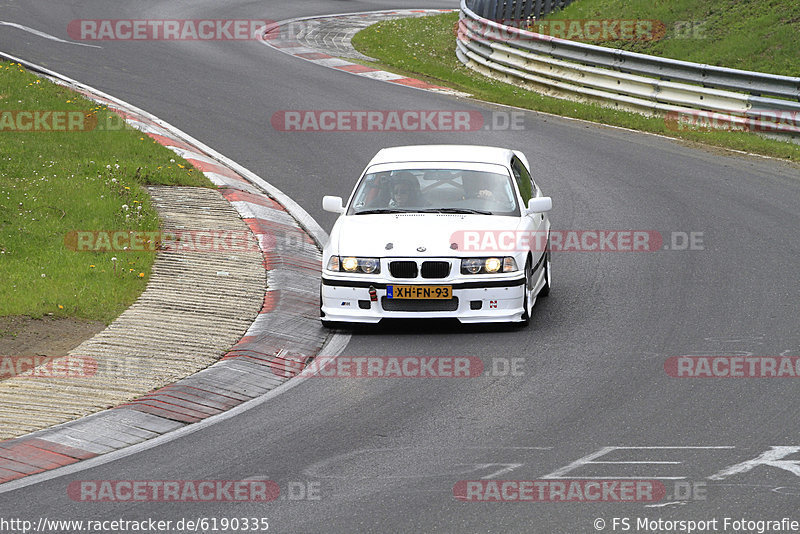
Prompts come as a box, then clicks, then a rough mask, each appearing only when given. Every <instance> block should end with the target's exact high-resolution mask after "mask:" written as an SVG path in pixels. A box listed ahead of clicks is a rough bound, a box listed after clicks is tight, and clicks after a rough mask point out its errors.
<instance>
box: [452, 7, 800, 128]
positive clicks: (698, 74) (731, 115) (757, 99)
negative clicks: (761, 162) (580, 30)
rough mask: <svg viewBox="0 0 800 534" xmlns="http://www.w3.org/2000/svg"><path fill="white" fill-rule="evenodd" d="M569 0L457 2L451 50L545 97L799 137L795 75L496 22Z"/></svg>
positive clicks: (798, 86) (798, 89)
mask: <svg viewBox="0 0 800 534" xmlns="http://www.w3.org/2000/svg"><path fill="white" fill-rule="evenodd" d="M569 2H570V0H548V1H544V0H524V1H523V0H461V11H460V20H459V25H458V38H457V43H456V45H457V49H456V54H457V55H458V58H459V60H460V61H461V62H462V63H464V64H465V65H467V66H468V67H470V68H472V69H474V70H476V71H478V72H481V73H482V74H485V75H487V76H490V77H493V78H497V79H500V80H502V81H506V82H509V83H512V84H516V85H520V86H523V87H526V88H529V89H533V90H535V91H537V92H540V93H544V94H547V95H550V96H554V97H558V98H567V99H571V100H578V101H584V102H595V103H599V104H601V105H604V106H609V107H614V108H618V109H625V110H629V111H635V112H638V113H644V114H646V115H667V116H675V117H680V116H695V117H696V116H697V115H698V114H703V113H705V112H710V113H711V114H714V113H718V114H724V116H725V117H727V121H728V123H729V126H731V127H732V129H748V128H749V129H750V130H753V128H752V127H753V125H754V124H756V126H758V127H757V128H756V129H755V131H759V132H761V133H765V134H767V135H771V134H774V135H776V136H778V137H779V138H780V139H784V140H792V141H795V142H800V78H795V77H790V76H779V75H775V74H766V73H761V72H752V71H745V70H738V69H730V68H726V67H716V66H712V65H702V64H698V63H690V62H688V61H680V60H675V59H669V58H662V57H656V56H648V55H645V54H638V53H635V52H627V51H624V50H617V49H613V48H605V47H602V46H596V45H591V44H586V43H580V42H575V41H569V40H566V39H559V38H556V37H551V36H549V35H542V34H538V33H533V32H530V31H527V30H525V29H521V28H517V27H511V26H507V25H504V24H502V23H500V22H496V20H500V21H512V20H513V21H517V22H519V21H522V22H524V21H525V20H528V19H529V18H530V17H536V18H538V17H540V16H544V15H546V14H548V13H549V12H551V11H552V10H553V9H556V8H561V7H563V6H564V5H566V4H568V3H569ZM478 13H481V14H480V15H479V14H478ZM493 19H494V20H493ZM771 119H775V120H774V121H773V120H771ZM760 121H761V122H760ZM748 125H749V126H748ZM737 126H738V128H736V127H737Z"/></svg>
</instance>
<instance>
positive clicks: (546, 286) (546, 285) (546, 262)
mask: <svg viewBox="0 0 800 534" xmlns="http://www.w3.org/2000/svg"><path fill="white" fill-rule="evenodd" d="M545 254H546V255H545V258H544V285H543V286H542V289H540V290H539V296H540V297H546V296H547V295H549V294H550V253H549V252H546V253H545Z"/></svg>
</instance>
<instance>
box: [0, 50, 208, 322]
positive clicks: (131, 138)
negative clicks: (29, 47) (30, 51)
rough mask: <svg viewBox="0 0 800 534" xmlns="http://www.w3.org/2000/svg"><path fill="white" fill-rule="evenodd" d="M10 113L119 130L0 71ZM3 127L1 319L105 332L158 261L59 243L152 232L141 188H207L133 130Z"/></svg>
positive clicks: (3, 65)
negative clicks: (78, 115) (81, 325)
mask: <svg viewBox="0 0 800 534" xmlns="http://www.w3.org/2000/svg"><path fill="white" fill-rule="evenodd" d="M9 110H29V111H45V110H59V111H67V110H68V111H83V112H86V113H89V114H94V116H97V117H99V119H98V124H99V125H102V126H114V125H120V124H122V121H121V120H120V119H119V118H118V117H117V116H115V115H113V114H111V113H110V112H108V111H107V110H105V109H104V108H102V107H100V106H97V105H96V104H95V103H93V102H91V101H89V100H87V99H85V98H83V97H81V96H79V95H77V94H76V93H74V92H72V91H70V90H68V89H66V88H64V87H61V86H59V85H55V84H52V83H50V82H49V81H47V80H44V79H41V78H38V77H37V76H35V75H33V74H31V73H29V72H28V71H26V70H25V69H23V68H22V67H21V66H19V65H17V64H13V63H8V62H0V113H3V112H8V111H9ZM6 117H8V114H6ZM3 124H4V123H3V122H0V316H11V315H27V316H31V317H34V318H36V317H41V316H43V315H45V314H52V315H54V316H56V317H75V318H80V319H88V320H100V321H104V322H106V323H108V322H111V321H112V320H113V319H114V318H116V317H117V316H118V315H119V314H120V313H121V312H122V311H124V310H125V309H126V308H127V307H128V306H130V305H131V304H132V303H133V302H134V301H135V300H136V298H137V297H138V296H139V294H140V293H141V292H142V291H143V290H144V287H145V285H146V282H147V280H148V278H149V275H150V270H151V266H152V264H153V261H154V259H155V253H154V252H151V251H141V252H116V253H114V252H76V251H74V250H70V249H69V248H68V247H67V246H66V244H65V237H66V236H67V235H68V233H69V232H71V231H80V230H141V231H153V230H157V229H158V227H159V221H158V217H157V214H156V212H155V210H154V208H153V207H152V205H151V204H150V197H149V195H148V194H147V192H146V191H145V190H144V189H143V187H142V186H143V185H148V184H165V185H170V184H174V185H190V186H201V187H211V186H212V185H211V183H210V182H208V180H207V179H206V178H205V176H204V175H203V174H202V173H200V172H199V171H197V170H194V169H192V168H191V166H190V165H189V164H188V163H187V162H186V161H184V160H182V159H181V158H179V157H178V156H176V155H175V154H174V153H173V152H171V151H169V150H167V149H166V148H164V147H163V146H161V145H159V144H157V143H156V142H155V141H154V140H152V139H151V138H150V137H148V136H146V135H144V134H142V133H141V132H138V131H136V130H133V129H131V128H114V129H112V130H109V129H101V128H100V127H96V128H94V129H92V130H89V131H18V130H16V131H15V130H14V129H13V127H10V126H9V125H8V123H7V122H6V123H5V124H6V126H5V127H3ZM87 124H92V123H91V122H87ZM112 258H116V261H112Z"/></svg>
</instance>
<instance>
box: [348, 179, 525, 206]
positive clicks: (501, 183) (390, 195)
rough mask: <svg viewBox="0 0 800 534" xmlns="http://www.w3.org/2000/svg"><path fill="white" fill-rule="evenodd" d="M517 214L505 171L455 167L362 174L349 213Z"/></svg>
mask: <svg viewBox="0 0 800 534" xmlns="http://www.w3.org/2000/svg"><path fill="white" fill-rule="evenodd" d="M403 212H417V213H419V212H421V213H427V212H430V213H481V214H486V215H516V216H518V215H519V209H518V205H517V198H516V194H515V192H514V188H513V186H512V183H511V177H510V176H508V175H507V174H506V175H504V174H498V173H494V172H487V171H477V170H458V169H408V170H396V171H385V172H375V173H370V174H367V175H365V176H364V179H363V180H361V183H360V184H359V187H358V190H357V191H356V193H355V195H354V196H353V201H352V203H351V204H350V209H349V210H348V215H359V214H369V213H403Z"/></svg>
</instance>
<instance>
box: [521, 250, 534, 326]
mask: <svg viewBox="0 0 800 534" xmlns="http://www.w3.org/2000/svg"><path fill="white" fill-rule="evenodd" d="M532 276H533V274H532V273H531V260H530V259H529V260H528V261H527V262H525V290H524V296H523V298H522V323H521V324H520V326H521V327H522V328H525V327H526V326H528V325H529V324H531V314H530V312H529V311H528V306H529V304H528V293H530V287H531V277H532Z"/></svg>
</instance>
